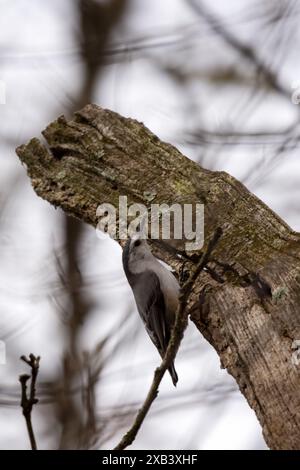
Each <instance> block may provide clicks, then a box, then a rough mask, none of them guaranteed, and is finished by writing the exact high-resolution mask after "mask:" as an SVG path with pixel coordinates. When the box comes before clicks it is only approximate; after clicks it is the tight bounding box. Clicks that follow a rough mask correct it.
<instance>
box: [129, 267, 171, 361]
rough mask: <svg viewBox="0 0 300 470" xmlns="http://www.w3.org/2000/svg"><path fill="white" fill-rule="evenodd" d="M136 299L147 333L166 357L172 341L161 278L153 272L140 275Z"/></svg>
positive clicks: (136, 286) (136, 287)
mask: <svg viewBox="0 0 300 470" xmlns="http://www.w3.org/2000/svg"><path fill="white" fill-rule="evenodd" d="M135 297H136V303H137V307H138V310H139V313H140V315H141V317H142V320H143V322H144V324H145V326H146V329H147V332H148V334H149V336H150V338H151V340H152V341H153V343H154V344H155V346H156V347H157V349H158V350H159V352H160V354H161V355H164V353H165V351H166V349H167V346H168V342H169V339H170V328H169V325H168V323H167V319H166V306H165V300H164V295H163V292H162V290H161V286H160V282H159V278H158V276H157V275H156V274H155V273H154V272H153V271H145V272H144V273H143V274H140V275H139V278H138V281H137V284H136V285H135Z"/></svg>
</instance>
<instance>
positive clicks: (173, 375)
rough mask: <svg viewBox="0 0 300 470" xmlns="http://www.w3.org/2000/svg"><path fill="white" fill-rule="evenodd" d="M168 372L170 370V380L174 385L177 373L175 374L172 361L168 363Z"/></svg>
mask: <svg viewBox="0 0 300 470" xmlns="http://www.w3.org/2000/svg"><path fill="white" fill-rule="evenodd" d="M169 372H170V375H171V377H172V382H173V384H174V387H176V384H177V382H178V375H177V372H176V370H175V367H174V363H173V362H172V364H171V365H170V367H169Z"/></svg>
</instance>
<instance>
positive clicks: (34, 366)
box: [19, 354, 40, 450]
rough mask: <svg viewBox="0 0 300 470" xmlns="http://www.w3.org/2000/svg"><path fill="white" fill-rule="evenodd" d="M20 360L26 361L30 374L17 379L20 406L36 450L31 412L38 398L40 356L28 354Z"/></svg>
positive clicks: (31, 442) (31, 441) (32, 447)
mask: <svg viewBox="0 0 300 470" xmlns="http://www.w3.org/2000/svg"><path fill="white" fill-rule="evenodd" d="M20 359H21V360H22V361H24V362H26V364H28V365H29V366H30V368H31V376H30V375H27V374H23V375H20V377H19V381H20V383H21V389H22V396H21V408H22V410H23V415H24V418H25V421H26V426H27V431H28V435H29V439H30V444H31V449H32V450H36V449H37V446H36V440H35V436H34V432H33V427H32V421H31V412H32V408H33V406H34V405H36V404H37V403H38V399H37V398H36V396H35V393H36V389H35V385H36V379H37V375H38V372H39V365H40V356H34V355H33V354H30V355H29V359H28V358H27V357H26V356H21V358H20ZM30 378H31V383H30V392H29V397H28V396H27V382H28V380H29V379H30Z"/></svg>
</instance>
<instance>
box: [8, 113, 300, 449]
mask: <svg viewBox="0 0 300 470" xmlns="http://www.w3.org/2000/svg"><path fill="white" fill-rule="evenodd" d="M43 135H44V137H45V139H46V141H47V143H48V146H49V149H48V148H47V146H46V145H43V144H42V143H41V142H40V141H39V140H38V139H32V140H31V141H30V142H29V143H28V144H26V145H23V146H21V147H19V148H18V149H17V153H18V156H19V157H20V159H21V161H22V162H23V163H25V164H26V166H27V171H28V175H29V176H30V178H31V182H32V185H33V187H34V190H35V191H36V193H37V194H38V195H39V196H41V197H42V198H44V199H46V200H47V201H49V202H50V203H51V204H53V205H54V206H59V207H61V208H62V209H63V210H64V211H66V212H67V213H68V214H71V215H73V216H75V217H77V218H79V219H81V220H84V221H85V222H87V223H89V224H92V225H93V226H96V225H97V217H96V209H97V206H98V205H99V204H101V203H102V202H110V203H112V204H114V205H115V206H116V207H118V198H119V196H120V195H127V196H128V203H129V204H131V203H133V202H142V203H144V204H145V205H149V204H150V202H155V203H158V204H162V203H168V204H172V203H176V202H177V203H181V204H183V203H192V202H202V203H203V204H205V239H206V240H209V239H210V238H211V236H212V235H213V233H214V232H215V230H216V229H217V228H218V227H220V228H222V230H223V236H222V238H221V240H220V241H219V243H218V246H217V247H216V250H215V252H214V257H213V259H212V260H211V261H210V262H209V264H208V266H207V270H206V271H205V272H203V273H202V274H201V276H200V279H198V281H197V282H196V283H195V285H194V288H193V291H192V294H191V296H190V300H189V308H190V318H191V319H192V321H193V322H194V323H195V325H196V326H197V328H198V329H199V331H200V332H201V333H202V334H203V335H204V336H205V338H206V339H207V340H208V341H209V342H210V343H211V345H212V346H213V347H214V348H215V349H216V351H217V353H218V354H219V356H220V360H221V365H222V366H223V367H226V369H227V370H228V372H229V373H230V374H231V375H232V376H233V377H234V378H235V380H236V381H237V383H238V385H239V388H240V390H241V392H242V393H243V394H244V396H245V397H246V399H247V400H248V403H249V405H250V406H251V407H252V408H253V409H254V411H255V413H256V415H257V417H258V419H259V421H260V423H261V426H262V429H263V434H264V438H265V440H266V443H267V444H268V446H269V447H270V448H272V449H300V374H299V371H300V365H299V366H297V364H296V363H297V361H292V356H293V352H294V354H295V351H294V350H293V348H294V346H295V344H296V343H294V341H295V340H297V339H300V235H299V234H298V233H295V232H293V231H292V230H291V229H290V228H289V227H288V226H287V225H286V224H285V223H284V222H283V221H282V220H281V219H280V218H279V217H278V216H277V215H276V214H274V213H273V212H272V211H271V210H270V209H269V208H268V207H267V206H266V205H265V204H263V203H262V202H261V201H260V200H259V199H257V198H256V197H255V196H254V195H252V194H251V193H249V191H248V190H247V189H246V188H245V187H244V186H243V185H242V184H241V183H239V182H238V181H236V180H235V179H234V178H233V177H231V176H229V175H228V174H226V173H224V172H211V171H208V170H205V169H203V168H201V167H200V166H199V165H197V164H196V163H194V162H192V161H190V160H189V159H188V158H186V157H184V156H183V155H182V154H181V153H180V152H179V151H178V150H176V149H175V148H174V147H172V146H171V145H168V144H166V143H163V142H161V141H160V140H159V139H158V137H156V136H155V135H153V134H152V133H151V132H150V131H149V130H148V129H147V128H145V127H144V126H143V124H141V123H139V122H137V121H135V120H132V119H126V118H123V117H121V116H119V115H118V114H116V113H114V112H111V111H108V110H103V109H101V108H99V107H97V106H95V105H88V106H86V107H85V108H84V109H83V110H81V111H80V112H78V113H76V114H75V116H74V118H73V120H71V121H68V122H67V121H66V119H65V118H64V117H60V118H59V119H58V120H57V121H55V122H53V123H52V124H50V125H49V126H48V127H47V129H46V130H45V131H44V132H43ZM152 246H153V249H154V252H155V254H156V255H157V256H158V257H159V258H161V259H163V260H165V261H166V262H168V263H169V264H170V265H172V266H173V267H175V268H176V269H179V268H180V267H181V263H182V259H179V258H178V256H176V253H175V251H174V250H172V249H168V246H167V245H166V244H162V243H160V242H155V241H153V242H152ZM181 248H183V247H181ZM190 262H192V261H190Z"/></svg>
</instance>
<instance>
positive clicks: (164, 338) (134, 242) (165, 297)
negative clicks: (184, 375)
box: [122, 233, 179, 386]
mask: <svg viewBox="0 0 300 470" xmlns="http://www.w3.org/2000/svg"><path fill="white" fill-rule="evenodd" d="M122 259H123V268H124V271H125V274H126V277H127V279H128V282H129V284H130V287H131V289H132V291H133V294H134V298H135V301H136V305H137V309H138V312H139V314H140V316H141V318H142V320H143V322H144V325H145V327H146V330H147V332H148V334H149V336H150V338H151V340H152V342H153V343H154V345H155V346H156V348H157V349H158V352H159V354H160V355H161V357H162V358H163V357H164V355H165V352H166V349H167V346H168V343H169V340H170V337H171V331H172V327H173V325H174V322H175V314H176V310H177V306H178V298H179V284H178V282H177V280H176V278H175V276H174V275H173V274H172V273H171V272H170V271H169V270H168V269H167V268H166V267H165V266H163V265H162V264H161V263H160V262H159V261H158V260H157V259H156V258H155V257H154V256H153V255H152V253H151V251H150V248H149V245H148V243H147V240H145V239H144V238H143V237H141V234H140V233H136V234H134V235H133V236H132V237H131V238H128V240H127V243H126V245H125V247H124V249H123V256H122ZM169 372H170V375H171V377H172V381H173V384H174V385H175V386H176V383H177V381H178V376H177V373H176V370H175V367H174V363H173V362H172V364H171V366H170V367H169Z"/></svg>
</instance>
